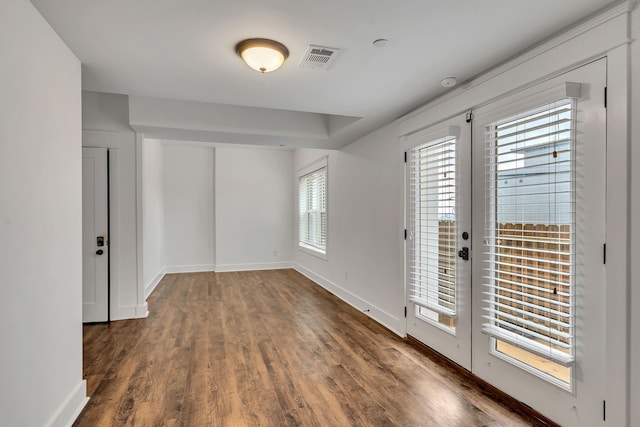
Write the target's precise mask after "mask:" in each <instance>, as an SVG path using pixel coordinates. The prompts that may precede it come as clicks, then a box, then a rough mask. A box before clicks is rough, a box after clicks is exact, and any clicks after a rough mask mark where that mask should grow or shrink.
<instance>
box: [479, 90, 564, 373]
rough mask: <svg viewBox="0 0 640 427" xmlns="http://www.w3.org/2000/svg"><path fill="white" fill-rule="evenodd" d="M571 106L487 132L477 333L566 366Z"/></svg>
mask: <svg viewBox="0 0 640 427" xmlns="http://www.w3.org/2000/svg"><path fill="white" fill-rule="evenodd" d="M574 110H575V108H574V102H573V101H572V100H568V99H567V100H563V101H560V102H556V103H553V104H549V105H546V106H544V107H542V108H538V109H535V110H531V111H527V112H525V113H522V114H520V115H518V116H516V117H512V118H509V119H505V120H501V121H498V122H496V123H493V124H491V125H490V126H488V127H487V133H486V138H485V143H486V145H485V165H486V166H485V180H486V182H485V188H486V194H485V197H486V207H487V211H486V214H485V231H484V233H485V243H486V245H485V247H486V250H487V262H486V264H485V266H484V273H485V274H484V280H483V283H484V285H485V286H486V291H485V292H484V296H485V298H484V303H485V306H484V312H485V314H484V316H483V317H484V319H485V320H486V323H484V324H483V332H485V333H487V334H489V335H491V336H493V337H495V338H497V339H500V340H503V341H506V342H508V343H510V344H513V345H516V346H518V347H521V348H523V349H526V350H528V351H530V352H532V353H534V354H536V355H538V356H541V357H544V358H547V359H549V360H553V361H555V362H557V363H560V364H563V365H565V366H569V365H570V364H572V363H573V361H574V358H575V356H574V354H575V350H574V348H575V325H574V314H575V306H574V304H575V280H574V270H575V268H574V266H575V228H576V227H575V209H574V205H575V196H574V192H575V182H574V181H575V166H574V164H575V163H574V162H575V159H574V122H575V119H574Z"/></svg>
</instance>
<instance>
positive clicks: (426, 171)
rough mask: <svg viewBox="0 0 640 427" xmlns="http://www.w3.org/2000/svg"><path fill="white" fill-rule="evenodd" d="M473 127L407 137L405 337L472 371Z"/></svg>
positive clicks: (455, 125)
mask: <svg viewBox="0 0 640 427" xmlns="http://www.w3.org/2000/svg"><path fill="white" fill-rule="evenodd" d="M470 129H471V124H470V123H468V122H467V120H466V117H465V116H464V115H461V116H459V117H455V118H453V119H451V120H449V121H448V122H447V123H444V124H440V125H437V126H434V127H432V128H429V129H426V130H424V131H421V132H418V133H416V134H413V135H410V136H408V137H407V146H406V148H407V149H408V150H407V165H406V170H407V184H406V189H407V197H406V199H407V208H406V210H407V219H406V223H407V239H406V255H407V256H406V259H407V266H406V272H407V273H406V274H407V277H406V282H407V334H408V335H410V336H411V337H413V338H416V339H417V340H419V341H420V342H422V343H424V344H426V345H428V346H429V347H431V348H433V349H434V350H436V351H438V352H439V353H441V354H443V355H444V356H446V357H447V358H449V359H451V360H453V361H454V362H456V363H457V364H459V365H461V366H463V367H464V368H466V369H469V370H470V369H471V253H470V249H471V130H470Z"/></svg>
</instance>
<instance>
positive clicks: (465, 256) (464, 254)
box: [458, 247, 469, 261]
mask: <svg viewBox="0 0 640 427" xmlns="http://www.w3.org/2000/svg"><path fill="white" fill-rule="evenodd" d="M458 256H459V257H460V258H462V259H463V260H465V261H469V248H467V247H463V248H462V249H461V250H459V251H458Z"/></svg>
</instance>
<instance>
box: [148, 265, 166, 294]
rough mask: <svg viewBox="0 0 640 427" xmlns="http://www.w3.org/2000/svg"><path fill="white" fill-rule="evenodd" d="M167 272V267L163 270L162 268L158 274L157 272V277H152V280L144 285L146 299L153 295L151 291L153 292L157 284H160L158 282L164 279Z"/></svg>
mask: <svg viewBox="0 0 640 427" xmlns="http://www.w3.org/2000/svg"><path fill="white" fill-rule="evenodd" d="M165 274H166V268H163V269H162V270H160V272H159V273H158V274H156V277H154V278H153V279H151V281H150V282H149V283H147V285H146V286H145V287H144V299H145V301H146V300H147V298H149V295H151V292H153V290H154V289H155V288H156V286H158V283H160V281H161V280H162V278H163V277H164V275H165Z"/></svg>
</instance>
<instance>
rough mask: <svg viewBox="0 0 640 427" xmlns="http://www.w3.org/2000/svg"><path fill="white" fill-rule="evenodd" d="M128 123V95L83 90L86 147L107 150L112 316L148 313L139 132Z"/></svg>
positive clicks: (114, 318)
mask: <svg viewBox="0 0 640 427" xmlns="http://www.w3.org/2000/svg"><path fill="white" fill-rule="evenodd" d="M128 122H129V101H128V97H127V96H125V95H116V94H108V93H98V92H86V91H85V92H82V129H83V132H82V146H83V147H104V148H108V149H109V175H110V176H109V184H110V188H109V197H110V200H109V203H110V208H109V213H110V218H109V220H110V230H111V233H110V234H111V235H110V237H109V245H110V257H111V258H110V262H111V274H110V277H109V279H110V286H111V320H117V319H129V318H136V317H145V316H146V315H147V306H146V303H145V302H144V283H143V282H142V277H140V280H138V243H137V242H138V236H137V233H138V218H137V203H138V193H137V186H136V185H137V184H136V179H137V178H136V174H137V173H138V171H137V166H136V162H137V159H136V135H135V133H134V132H133V130H132V129H131V128H130V127H129V125H128ZM140 262H142V261H140Z"/></svg>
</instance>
